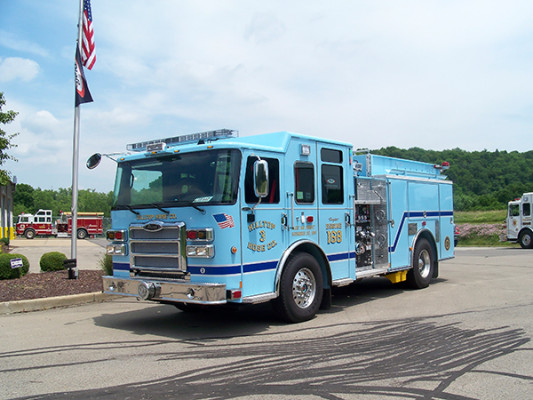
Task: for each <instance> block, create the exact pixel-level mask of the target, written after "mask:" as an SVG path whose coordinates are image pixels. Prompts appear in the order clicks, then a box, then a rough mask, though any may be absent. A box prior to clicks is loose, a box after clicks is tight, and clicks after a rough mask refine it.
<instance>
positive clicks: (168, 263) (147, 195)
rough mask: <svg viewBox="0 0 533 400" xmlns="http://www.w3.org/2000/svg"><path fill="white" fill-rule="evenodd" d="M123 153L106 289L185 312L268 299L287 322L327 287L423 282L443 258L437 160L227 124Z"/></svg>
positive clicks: (308, 312)
mask: <svg viewBox="0 0 533 400" xmlns="http://www.w3.org/2000/svg"><path fill="white" fill-rule="evenodd" d="M127 149H128V151H129V153H128V154H126V153H125V154H124V155H123V156H121V157H119V158H118V159H116V161H117V163H118V166H117V174H116V183H115V190H114V199H113V208H112V212H111V218H112V229H111V230H110V231H108V232H107V238H108V240H110V243H109V245H108V246H107V250H106V251H107V254H110V255H112V256H113V276H105V277H104V278H103V283H104V292H105V293H109V294H116V295H122V296H133V297H137V298H139V299H143V300H151V301H155V302H159V303H166V304H174V305H175V306H176V307H178V308H179V309H182V310H183V309H191V308H194V307H195V306H197V305H217V304H225V303H261V302H266V301H272V302H273V305H274V308H275V310H276V311H277V312H278V313H279V315H280V316H281V317H282V318H283V319H285V320H287V321H290V322H298V321H305V320H308V319H310V318H312V317H313V316H314V315H315V314H316V313H317V311H318V309H319V307H320V306H321V305H322V306H323V307H324V308H327V307H328V306H329V305H330V302H331V289H332V287H335V286H344V285H348V284H350V283H352V282H354V281H356V280H359V279H361V278H366V277H372V276H385V277H387V278H389V279H390V280H391V281H392V282H393V283H398V282H402V281H407V283H408V284H409V286H411V287H413V288H425V287H427V286H428V285H429V283H430V280H431V279H432V278H436V277H437V276H438V271H439V261H441V260H445V259H449V258H453V256H454V244H453V235H454V221H453V204H452V182H450V181H448V180H446V178H445V176H443V175H441V172H442V170H443V169H446V168H447V165H446V164H445V163H443V165H431V164H426V163H420V162H415V161H408V160H402V159H396V158H390V157H383V156H379V155H373V154H369V153H367V152H364V153H363V154H357V155H354V154H353V153H352V145H351V144H348V143H343V142H338V141H333V140H329V139H320V138H315V137H310V136H304V135H301V134H295V133H290V132H278V133H272V134H264V135H257V136H249V137H237V135H236V132H235V131H231V130H226V129H223V130H217V131H210V132H202V133H198V134H192V135H186V136H180V137H173V138H167V139H161V140H153V141H148V142H143V143H136V144H130V145H128V146H127ZM100 159H101V155H100V154H95V155H94V156H92V157H91V158H90V159H89V160H88V162H87V166H88V167H89V168H94V167H95V166H96V165H97V164H98V163H99V161H100Z"/></svg>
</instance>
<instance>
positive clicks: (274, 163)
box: [244, 156, 279, 204]
mask: <svg viewBox="0 0 533 400" xmlns="http://www.w3.org/2000/svg"><path fill="white" fill-rule="evenodd" d="M261 159H262V160H265V161H266V162H268V179H269V184H270V186H269V188H268V195H267V197H265V198H263V199H261V204H278V203H279V160H278V159H277V158H267V157H261ZM256 161H257V157H254V156H250V157H248V159H247V160H246V175H245V177H244V201H245V202H246V203H249V204H255V203H257V202H259V199H258V198H257V197H256V195H255V192H254V162H256Z"/></svg>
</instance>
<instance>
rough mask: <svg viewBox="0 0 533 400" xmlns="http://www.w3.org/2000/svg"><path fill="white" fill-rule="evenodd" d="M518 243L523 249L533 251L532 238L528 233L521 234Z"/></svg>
mask: <svg viewBox="0 0 533 400" xmlns="http://www.w3.org/2000/svg"><path fill="white" fill-rule="evenodd" d="M518 241H519V242H520V246H521V247H522V248H523V249H533V237H532V234H531V232H530V231H524V232H522V233H521V234H520V237H519V238H518Z"/></svg>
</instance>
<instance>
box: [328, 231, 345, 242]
mask: <svg viewBox="0 0 533 400" xmlns="http://www.w3.org/2000/svg"><path fill="white" fill-rule="evenodd" d="M326 233H327V234H328V244H335V243H342V231H326Z"/></svg>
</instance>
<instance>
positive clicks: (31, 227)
mask: <svg viewBox="0 0 533 400" xmlns="http://www.w3.org/2000/svg"><path fill="white" fill-rule="evenodd" d="M16 230H17V235H19V236H24V237H25V238H26V239H33V238H34V237H35V236H37V235H45V236H49V235H55V234H57V232H56V231H55V229H54V226H53V223H52V210H39V211H37V212H36V213H35V215H32V214H25V213H22V214H20V215H19V217H18V220H17V225H16Z"/></svg>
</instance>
